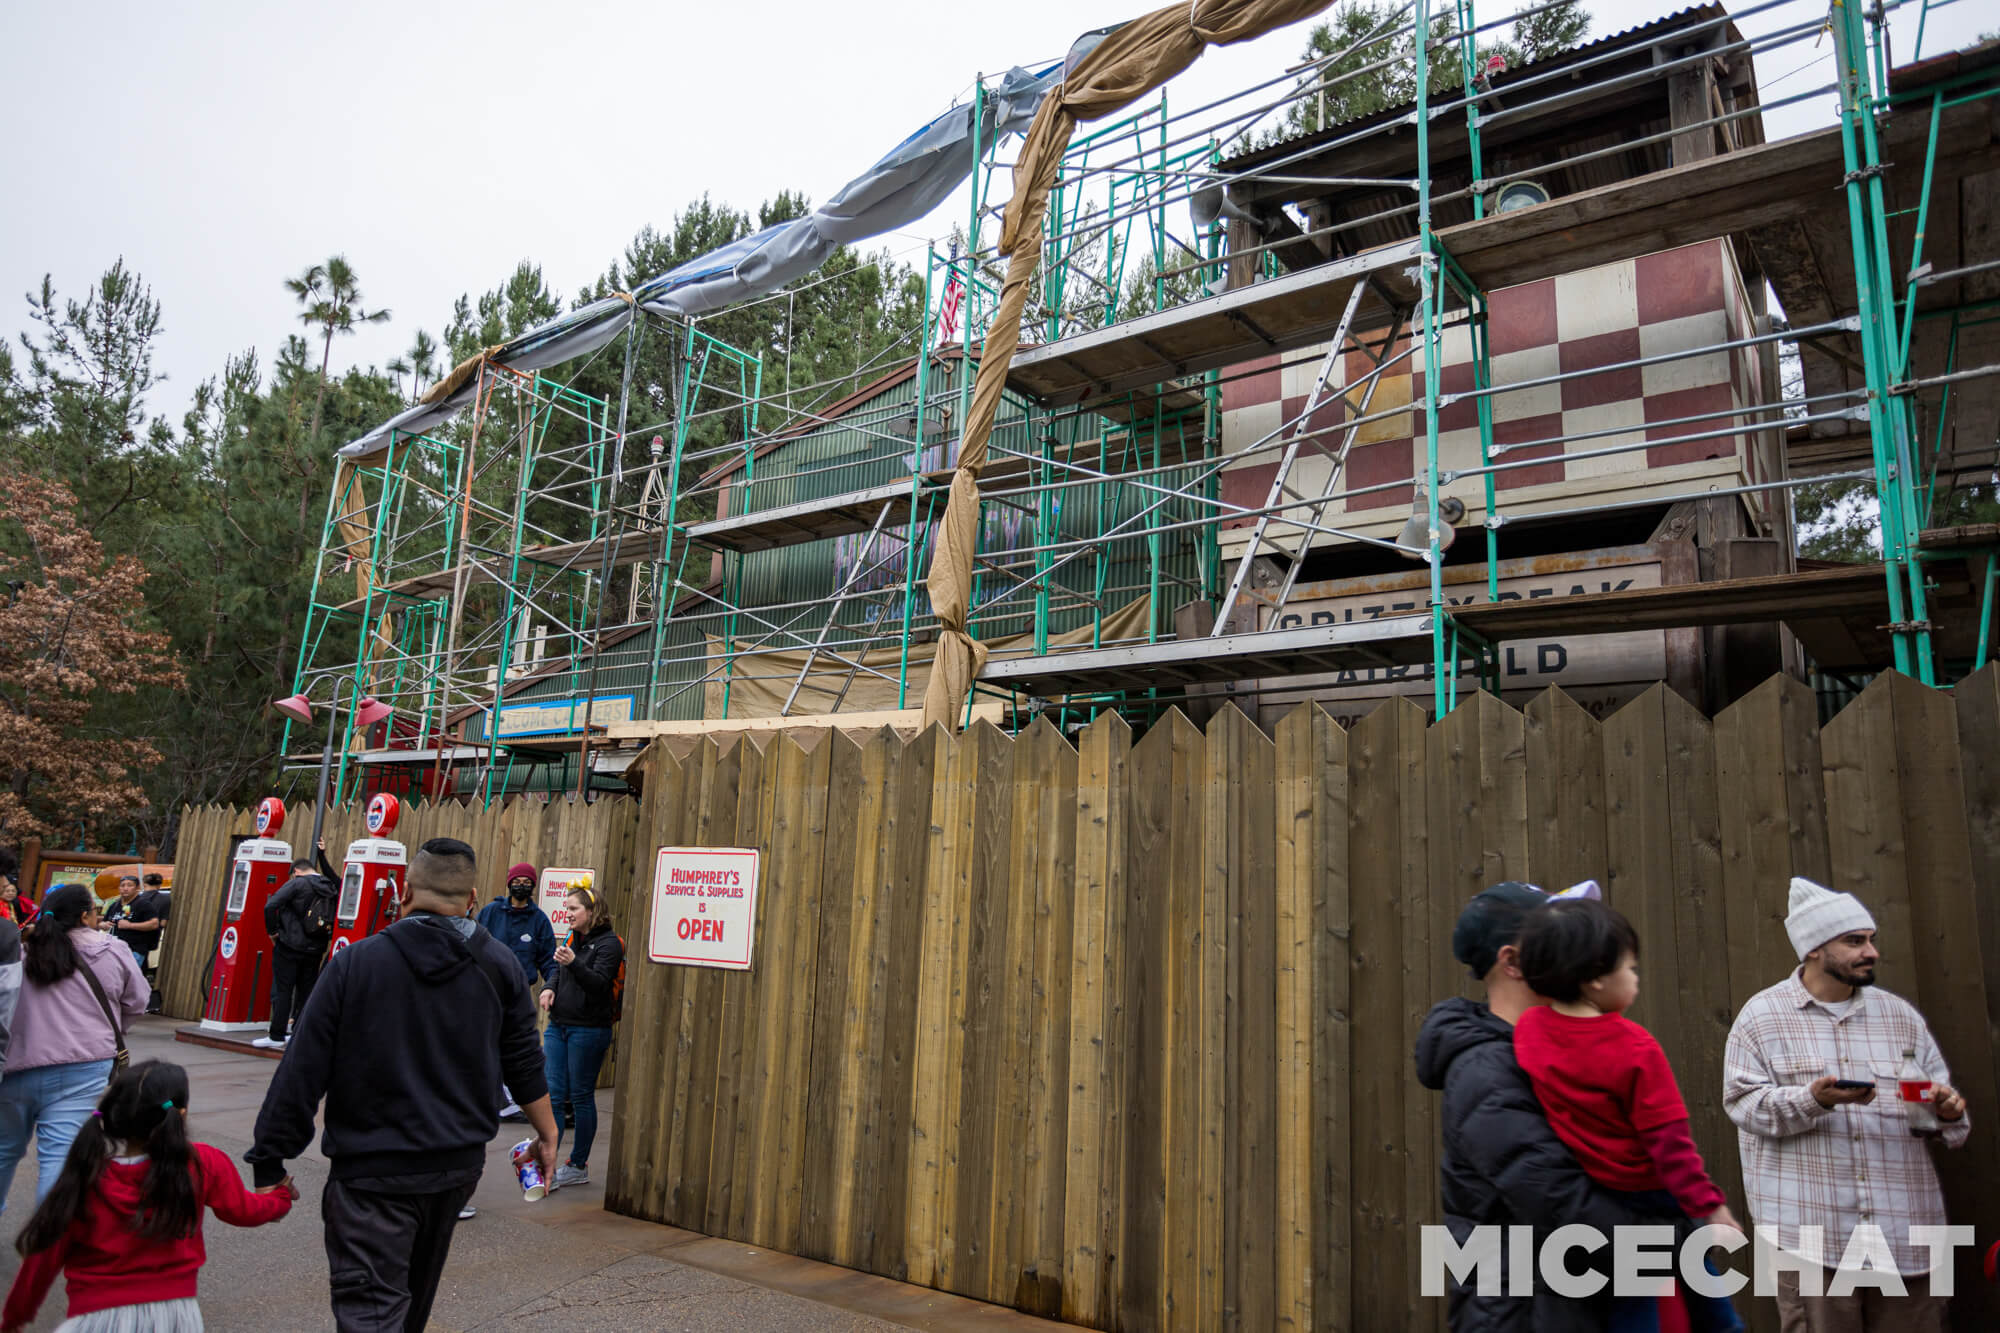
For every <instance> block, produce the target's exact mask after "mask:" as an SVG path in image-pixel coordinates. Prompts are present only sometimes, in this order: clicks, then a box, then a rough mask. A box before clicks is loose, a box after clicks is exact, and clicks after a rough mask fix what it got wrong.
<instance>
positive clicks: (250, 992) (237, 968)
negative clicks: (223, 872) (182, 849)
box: [201, 797, 292, 1032]
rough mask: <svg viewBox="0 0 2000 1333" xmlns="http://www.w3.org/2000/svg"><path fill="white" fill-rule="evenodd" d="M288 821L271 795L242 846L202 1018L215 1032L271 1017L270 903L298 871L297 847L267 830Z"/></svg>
mask: <svg viewBox="0 0 2000 1333" xmlns="http://www.w3.org/2000/svg"><path fill="white" fill-rule="evenodd" d="M284 823H285V807H284V803H283V802H281V801H279V800H278V799H277V798H276V797H269V798H266V799H265V801H264V802H263V804H261V805H259V806H258V807H257V834H258V836H257V837H254V838H245V839H244V840H243V841H242V842H240V843H238V844H237V846H236V859H235V861H234V862H233V863H232V864H231V866H230V872H229V890H228V892H227V893H225V894H224V895H223V898H222V929H221V931H220V932H219V933H218V934H217V936H216V941H215V962H214V964H213V966H212V967H211V968H210V969H209V979H208V1005H207V1007H206V1008H205V1009H204V1010H203V1011H202V1018H201V1025H202V1027H204V1028H206V1029H208V1030H209V1031H211V1032H237V1031H242V1030H244V1029H247V1028H261V1027H263V1026H265V1025H266V1024H267V1023H269V1022H270V1021H271V936H270V933H269V932H268V931H266V930H265V929H264V904H265V903H266V902H268V901H269V900H270V897H271V895H272V894H274V893H276V892H277V891H278V887H279V886H280V885H282V884H283V883H284V882H285V881H286V880H288V879H290V878H291V877H292V849H291V847H290V845H288V844H287V843H284V842H282V841H280V840H279V839H277V838H273V837H268V836H265V835H267V834H272V833H276V832H277V831H278V830H279V829H280V828H282V827H283V826H284Z"/></svg>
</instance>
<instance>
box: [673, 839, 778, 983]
mask: <svg viewBox="0 0 2000 1333" xmlns="http://www.w3.org/2000/svg"><path fill="white" fill-rule="evenodd" d="M756 924H757V849H756V848H754V847H662V848H660V852H659V857H658V859H657V861H656V862H655V864H654V867H653V923H652V929H651V931H650V932H649V933H648V935H647V939H646V956H647V957H648V958H650V959H651V960H652V961H653V962H656V963H678V964H681V965H683V966H693V967H723V968H729V969H732V970H734V971H738V972H747V971H749V970H750V945H751V933H752V931H753V930H754V929H755V927H756Z"/></svg>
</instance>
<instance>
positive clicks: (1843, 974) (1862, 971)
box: [1826, 963, 1875, 987]
mask: <svg viewBox="0 0 2000 1333" xmlns="http://www.w3.org/2000/svg"><path fill="white" fill-rule="evenodd" d="M1826 974H1827V975H1828V976H1830V977H1832V978H1833V979H1834V980H1835V981H1838V982H1839V983H1840V984H1841V985H1843V986H1855V987H1861V986H1872V985H1874V984H1875V964H1873V963H1869V964H1867V965H1865V966H1863V967H1848V966H1845V965H1842V964H1838V963H1828V964H1826Z"/></svg>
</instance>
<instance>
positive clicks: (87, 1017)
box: [0, 884, 151, 1208]
mask: <svg viewBox="0 0 2000 1333" xmlns="http://www.w3.org/2000/svg"><path fill="white" fill-rule="evenodd" d="M97 923H98V911H97V899H96V897H95V896H94V895H92V893H91V892H90V890H89V889H87V888H85V887H84V886H82V885H81V884H66V885H64V886H63V887H61V888H59V889H56V890H55V891H53V892H52V893H50V894H49V895H48V897H46V898H44V899H43V900H42V910H41V913H40V915H39V916H37V918H36V920H35V929H34V931H33V933H31V934H30V935H29V936H28V937H27V938H26V939H25V940H24V941H23V942H22V953H23V958H22V969H21V970H22V978H21V998H20V1001H19V1003H18V1004H17V1006H16V1007H15V1010H14V1030H13V1034H12V1038H11V1040H10V1041H9V1043H8V1046H7V1068H6V1071H5V1073H4V1074H0V1208H4V1207H5V1201H6V1198H7V1191H8V1189H9V1188H10V1187H11V1186H12V1185H13V1183H14V1168H15V1167H16V1166H18V1165H19V1164H20V1161H21V1158H22V1156H23V1155H25V1154H26V1152H27V1151H28V1137H29V1135H31V1134H32V1135H33V1136H34V1138H35V1157H36V1165H37V1175H36V1182H35V1184H36V1189H35V1200H36V1202H37V1203H39V1202H40V1201H41V1199H42V1197H43V1196H44V1195H46V1194H47V1193H48V1192H49V1190H50V1189H51V1188H52V1187H53V1186H54V1185H55V1182H56V1176H57V1175H58V1174H60V1173H61V1171H62V1165H63V1160H64V1159H65V1158H66V1157H68V1156H69V1145H70V1142H71V1141H72V1140H73V1139H75V1138H76V1132H77V1130H78V1129H79V1128H80V1127H81V1126H82V1124H83V1122H84V1120H85V1119H87V1118H88V1117H89V1115H90V1113H91V1111H92V1110H93V1109H95V1108H96V1106H97V1099H98V1098H99V1097H101V1096H103V1095H104V1089H105V1087H106V1085H107V1084H108V1083H109V1082H110V1081H111V1063H112V1058H113V1056H115V1055H116V1054H117V1052H118V1049H119V1047H120V1046H122V1045H123V1044H124V1034H125V1027H126V1025H127V1024H129V1023H130V1022H131V1021H132V1020H133V1019H135V1018H137V1017H139V1016H140V1015H141V1014H143V1013H145V1012H146V999H147V996H148V994H149V992H150V989H151V988H150V987H149V986H148V985H147V984H146V978H145V975H144V974H143V973H141V972H140V971H139V965H138V963H137V962H135V961H134V960H133V958H132V951H131V950H130V949H128V948H126V947H125V946H124V945H123V944H121V943H120V942H119V941H117V940H116V939H114V938H112V937H111V936H109V935H106V934H103V933H102V932H100V931H99V930H98V929H97ZM93 982H95V985H93V984H92V983H93Z"/></svg>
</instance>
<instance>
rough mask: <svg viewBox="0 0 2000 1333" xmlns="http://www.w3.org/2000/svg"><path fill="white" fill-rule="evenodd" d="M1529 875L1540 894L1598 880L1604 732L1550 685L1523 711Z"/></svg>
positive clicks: (1600, 875)
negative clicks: (1541, 891)
mask: <svg viewBox="0 0 2000 1333" xmlns="http://www.w3.org/2000/svg"><path fill="white" fill-rule="evenodd" d="M1522 720H1523V724H1524V725H1523V740H1524V742H1525V743H1526V746H1527V756H1526V759H1527V772H1528V774H1529V780H1528V782H1527V784H1526V786H1527V793H1526V796H1527V820H1528V873H1527V875H1526V876H1525V878H1527V879H1528V881H1529V882H1530V883H1533V884H1539V885H1541V886H1542V887H1543V888H1549V889H1559V888H1568V887H1569V886H1570V885H1572V884H1577V883H1580V882H1582V881H1583V880H1586V879H1602V878H1603V877H1604V875H1605V873H1606V872H1605V864H1606V854H1605V845H1604V838H1605V834H1604V736H1603V732H1604V728H1603V726H1602V725H1601V724H1600V723H1599V722H1598V720H1597V719H1596V718H1594V717H1592V716H1591V715H1590V713H1589V711H1588V710H1587V709H1585V708H1584V706H1583V705H1582V704H1579V703H1578V702H1576V700H1574V699H1572V698H1570V697H1569V696H1568V695H1567V694H1564V693H1563V692H1562V691H1561V690H1559V689H1557V688H1555V687H1554V686H1553V685H1552V686H1550V687H1549V688H1548V689H1546V690H1544V691H1542V692H1541V693H1540V694H1538V695H1536V696H1535V697H1534V698H1533V699H1532V700H1530V701H1529V703H1528V707H1527V708H1526V710H1525V711H1524V713H1523V717H1522Z"/></svg>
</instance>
